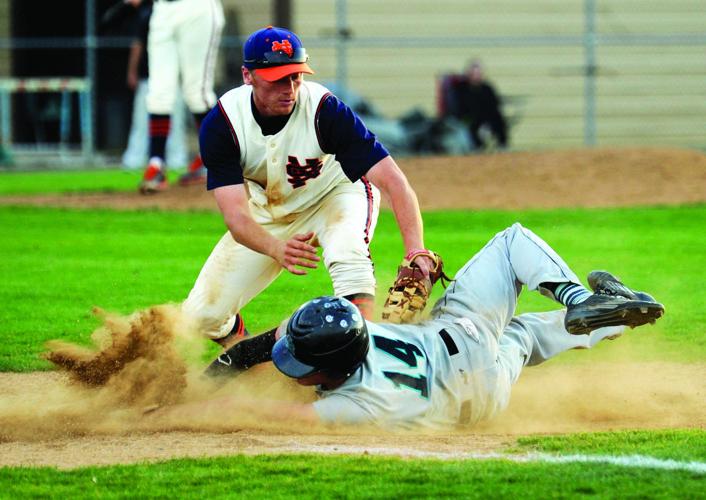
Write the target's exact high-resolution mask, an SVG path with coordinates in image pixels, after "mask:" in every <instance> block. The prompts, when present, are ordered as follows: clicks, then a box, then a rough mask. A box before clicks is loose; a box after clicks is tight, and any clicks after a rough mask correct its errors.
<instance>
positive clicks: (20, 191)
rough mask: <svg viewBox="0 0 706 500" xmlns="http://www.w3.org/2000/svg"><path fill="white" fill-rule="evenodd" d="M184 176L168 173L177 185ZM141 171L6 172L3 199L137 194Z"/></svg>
mask: <svg viewBox="0 0 706 500" xmlns="http://www.w3.org/2000/svg"><path fill="white" fill-rule="evenodd" d="M180 173H181V172H180V171H178V170H170V171H168V174H167V175H168V177H169V179H170V180H172V181H175V180H176V179H177V178H178V176H179V174H180ZM141 177H142V171H141V170H119V169H111V170H95V169H94V170H76V171H68V172H66V171H48V172H2V173H0V195H24V194H53V193H91V192H104V193H110V192H117V191H135V190H136V189H137V185H138V183H139V182H140V179H141Z"/></svg>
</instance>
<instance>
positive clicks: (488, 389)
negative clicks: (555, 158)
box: [314, 224, 623, 429]
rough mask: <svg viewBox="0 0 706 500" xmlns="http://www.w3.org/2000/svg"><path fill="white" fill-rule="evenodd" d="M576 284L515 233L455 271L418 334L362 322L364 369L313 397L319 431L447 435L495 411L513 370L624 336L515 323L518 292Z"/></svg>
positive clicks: (550, 256)
mask: <svg viewBox="0 0 706 500" xmlns="http://www.w3.org/2000/svg"><path fill="white" fill-rule="evenodd" d="M566 281H571V282H574V283H579V281H578V278H577V277H576V275H575V274H574V273H573V272H572V271H571V270H570V269H569V268H568V266H567V265H566V264H565V263H564V261H563V260H562V259H561V257H559V255H557V254H556V252H554V251H553V250H552V249H551V248H550V247H549V246H548V245H547V244H546V243H545V242H544V241H542V240H541V239H540V238H539V237H537V236H536V235H535V234H534V233H532V232H531V231H529V230H527V229H525V228H523V227H522V226H521V225H519V224H515V225H514V226H512V227H511V228H508V229H506V230H505V231H502V232H500V233H498V234H497V235H496V236H495V238H493V239H492V240H491V241H490V242H489V243H488V244H487V245H486V246H485V247H484V248H483V249H482V250H481V251H480V252H478V253H477V254H476V255H475V256H474V257H473V258H472V259H471V260H470V261H468V263H467V264H466V265H465V266H464V267H463V268H462V269H461V270H459V271H458V273H457V274H456V276H455V279H454V281H453V283H452V284H451V285H450V286H449V288H448V289H447V290H446V292H445V294H444V295H443V296H442V297H441V298H440V299H439V301H438V302H437V303H436V304H435V306H434V309H433V311H432V317H433V318H434V319H432V320H429V321H427V322H424V323H421V324H418V325H391V324H376V323H370V322H368V333H369V335H370V350H369V352H368V355H367V357H366V359H365V362H364V364H363V365H362V366H361V367H360V368H359V369H358V370H357V371H356V372H355V373H354V374H353V375H352V376H351V377H350V378H349V379H348V380H346V382H345V383H344V384H343V385H341V386H340V387H338V388H336V389H333V390H329V391H325V390H319V395H320V396H321V399H320V400H318V401H316V402H315V403H314V408H315V410H316V412H317V414H318V415H319V417H320V418H321V420H322V421H324V422H330V423H343V424H361V423H363V424H364V423H369V424H375V425H379V426H382V427H389V428H401V429H410V428H415V427H427V428H435V429H443V428H449V427H451V426H455V425H468V424H473V423H475V422H478V421H479V420H483V419H488V418H491V417H493V416H494V415H496V414H497V413H498V412H500V411H501V410H503V409H504V408H505V407H506V406H507V404H508V403H509V399H510V389H511V386H512V384H513V383H514V382H516V381H517V379H518V377H519V375H520V372H521V370H522V367H523V366H525V365H536V364H539V363H541V362H543V361H545V360H547V359H549V358H551V357H553V356H556V355H557V354H559V353H561V352H564V351H566V350H568V349H577V348H580V349H586V348H589V347H592V346H593V345H595V344H596V343H597V342H598V341H600V340H602V339H603V338H609V337H613V336H616V335H618V334H619V333H620V332H621V331H622V330H623V327H610V328H600V329H598V330H595V331H593V332H592V333H591V335H571V334H569V333H568V332H567V331H566V330H565V328H564V316H565V314H566V311H565V310H557V311H551V312H546V313H530V314H522V315H519V316H515V315H514V314H515V307H516V305H517V296H518V293H519V290H520V288H521V287H520V285H521V284H525V285H527V288H528V289H530V290H537V288H538V287H539V284H540V283H545V282H547V283H561V282H566Z"/></svg>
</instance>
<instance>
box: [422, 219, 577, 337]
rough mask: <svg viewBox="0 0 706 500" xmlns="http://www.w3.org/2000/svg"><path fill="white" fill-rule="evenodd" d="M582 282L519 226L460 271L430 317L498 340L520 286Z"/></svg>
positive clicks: (502, 234) (495, 239) (501, 235)
mask: <svg viewBox="0 0 706 500" xmlns="http://www.w3.org/2000/svg"><path fill="white" fill-rule="evenodd" d="M567 281H570V282H574V283H580V281H579V280H578V278H577V277H576V275H575V274H574V273H573V271H571V269H569V267H568V266H567V265H566V263H565V262H564V261H563V260H562V258H561V257H559V255H558V254H557V253H556V252H555V251H554V250H552V249H551V248H550V247H549V245H547V244H546V243H545V242H544V241H542V240H541V239H540V238H539V237H538V236H537V235H535V234H534V233H533V232H532V231H530V230H528V229H525V228H524V227H522V226H521V225H520V224H514V225H513V226H511V227H509V228H508V229H506V230H504V231H501V232H500V233H498V234H496V235H495V237H493V239H491V240H490V242H488V244H486V246H485V247H484V248H483V249H482V250H481V251H480V252H478V253H477V254H476V255H475V256H474V257H473V258H472V259H471V260H470V261H468V262H467V263H466V265H465V266H464V267H462V268H461V269H460V270H459V271H458V273H456V276H455V278H454V281H453V283H452V284H451V285H449V287H448V289H447V290H446V293H444V295H443V296H442V297H441V298H440V299H439V300H438V301H437V303H436V304H435V305H434V308H433V310H432V316H433V317H438V318H445V319H451V320H453V319H454V318H464V317H466V318H469V319H471V320H472V321H473V322H474V323H475V324H476V326H477V327H479V328H482V329H488V330H490V331H492V332H493V334H494V335H495V336H496V338H499V337H500V335H501V333H502V332H503V330H504V329H505V327H506V326H507V325H508V324H509V323H510V320H511V319H512V317H513V316H514V314H515V308H516V306H517V296H518V294H519V292H520V290H521V288H522V285H523V284H524V285H527V288H528V289H530V290H536V289H537V288H538V286H539V284H540V283H543V282H554V283H560V282H567Z"/></svg>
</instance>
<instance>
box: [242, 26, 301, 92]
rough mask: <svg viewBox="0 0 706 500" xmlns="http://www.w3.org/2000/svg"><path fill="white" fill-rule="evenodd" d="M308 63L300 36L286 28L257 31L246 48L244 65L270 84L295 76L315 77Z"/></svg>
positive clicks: (244, 47)
mask: <svg viewBox="0 0 706 500" xmlns="http://www.w3.org/2000/svg"><path fill="white" fill-rule="evenodd" d="M308 60H309V56H308V55H307V53H306V49H305V48H304V47H303V46H302V42H301V40H299V37H298V36H297V35H295V34H294V33H293V32H291V31H289V30H287V29H284V28H277V27H273V26H268V27H267V28H263V29H261V30H258V31H256V32H255V33H253V34H252V35H250V36H249V37H248V39H247V40H246V41H245V45H244V46H243V66H245V67H246V68H248V69H249V70H252V71H254V72H255V73H257V75H258V76H260V77H262V78H263V79H265V80H267V81H268V82H274V81H275V80H279V79H280V78H284V77H285V76H288V75H291V74H292V73H309V74H313V73H314V72H313V71H312V69H311V68H310V67H309V65H308V64H307V61H308Z"/></svg>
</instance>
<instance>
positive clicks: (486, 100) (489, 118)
mask: <svg viewBox="0 0 706 500" xmlns="http://www.w3.org/2000/svg"><path fill="white" fill-rule="evenodd" d="M451 91H452V92H453V94H454V99H453V100H454V104H455V106H454V109H450V110H449V112H450V114H452V115H453V116H456V117H457V118H459V119H460V120H462V121H464V122H466V123H468V131H469V133H470V136H471V140H472V141H473V144H474V146H475V148H477V149H485V148H486V147H487V144H486V142H485V140H484V137H483V135H484V134H482V133H481V129H482V128H483V126H487V128H488V129H489V131H490V133H491V134H492V136H493V137H495V140H496V141H497V144H498V147H500V148H505V147H507V144H508V134H507V121H506V120H505V117H504V116H503V113H502V110H501V104H502V103H501V101H500V97H499V96H498V94H497V92H496V91H495V89H494V87H493V85H491V84H490V83H489V82H488V81H487V80H486V79H485V76H484V75H483V67H482V66H481V64H480V62H478V61H472V62H471V63H470V64H469V65H468V68H467V70H466V73H465V74H464V75H463V76H462V77H460V78H457V79H455V80H454V81H453V83H452V89H451Z"/></svg>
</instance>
